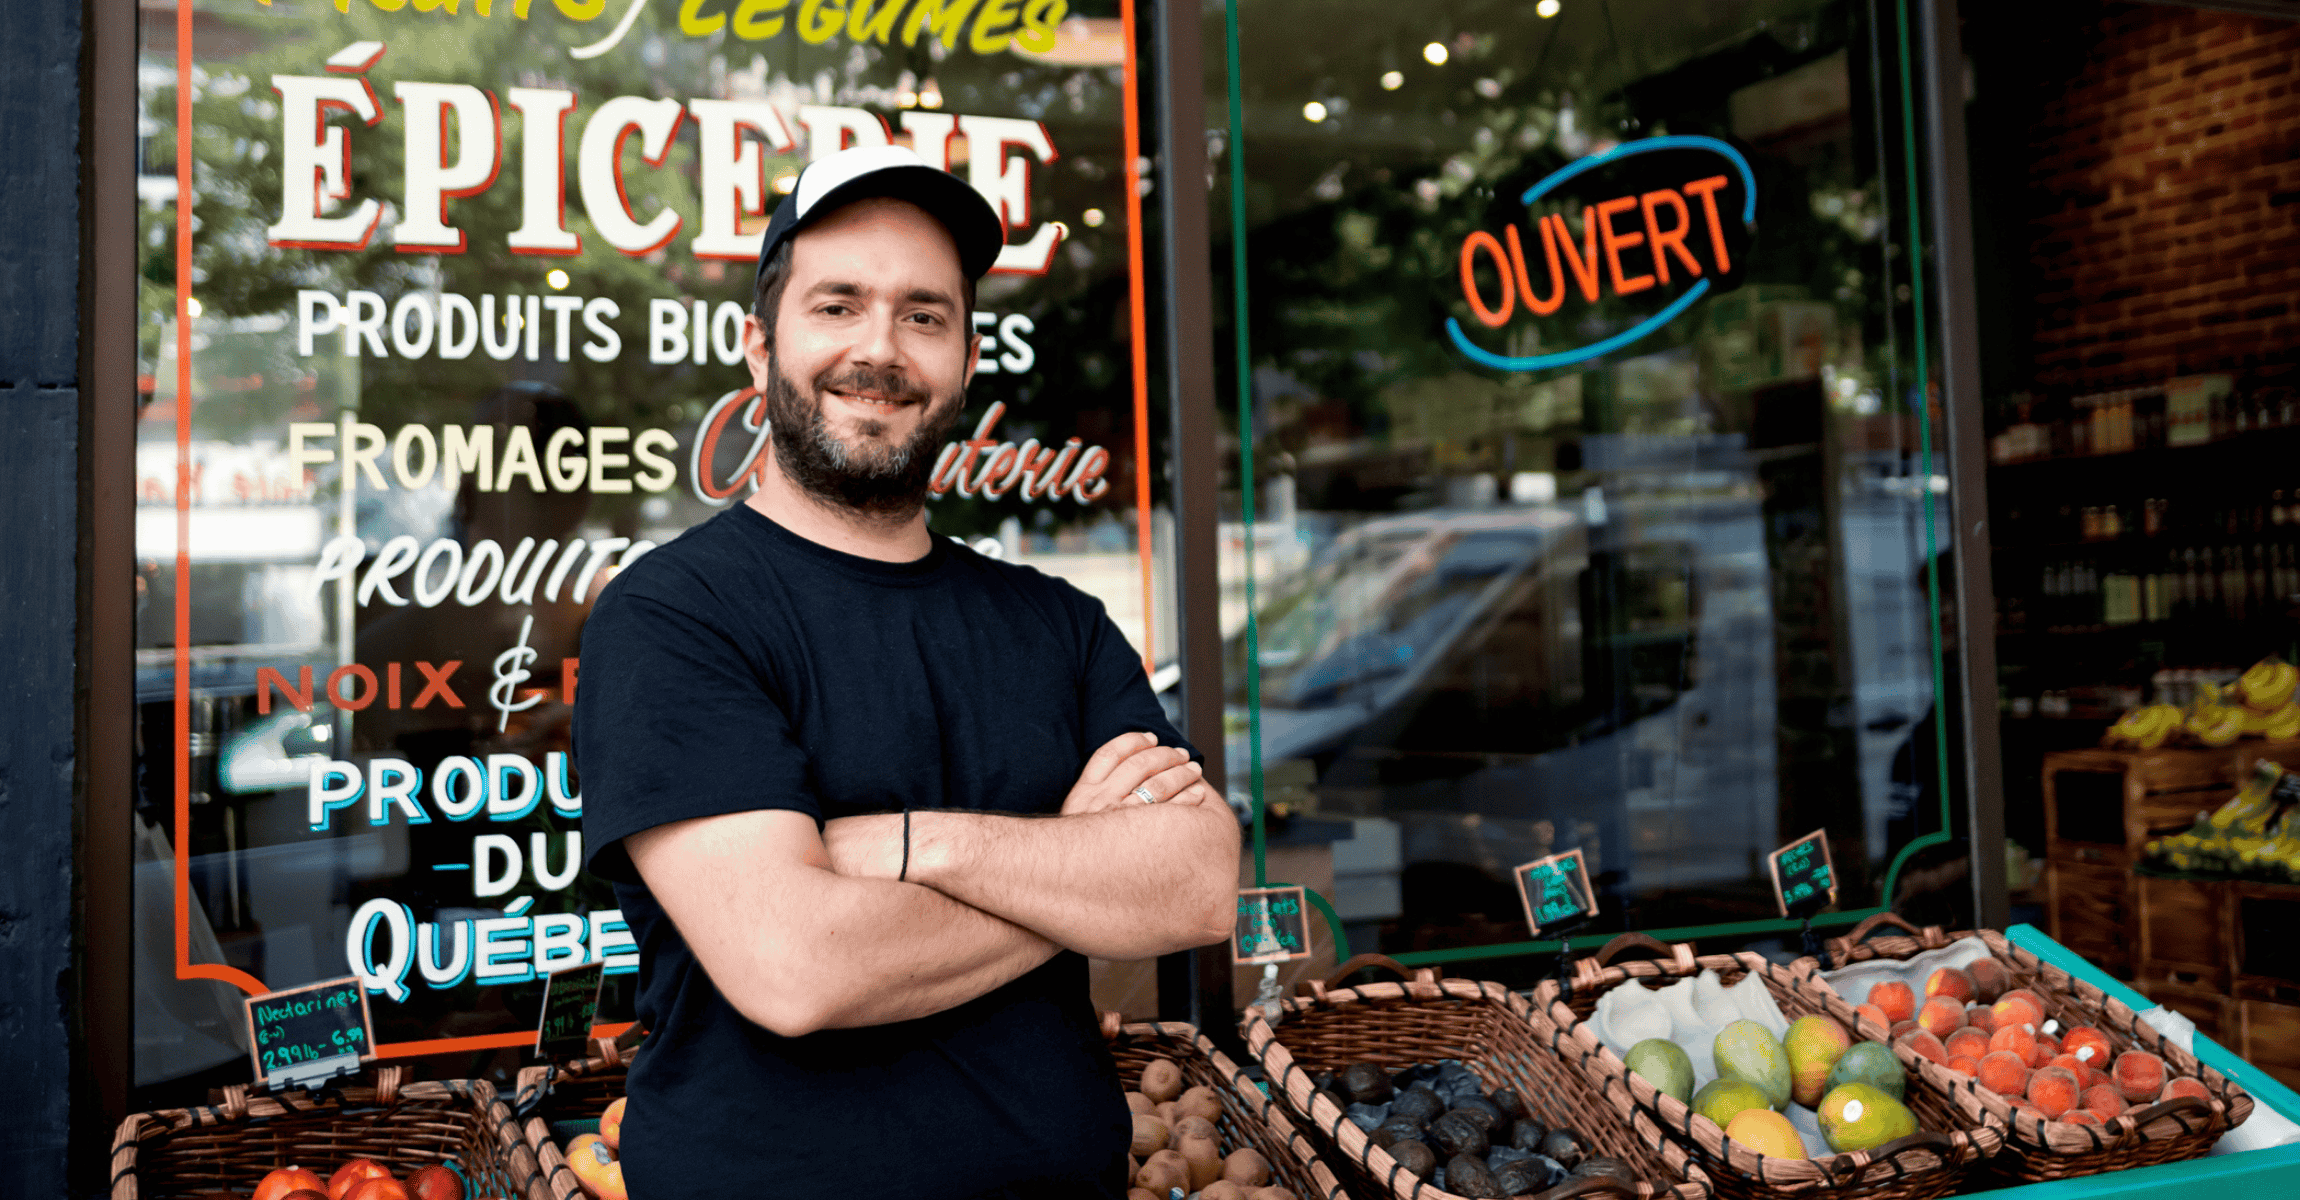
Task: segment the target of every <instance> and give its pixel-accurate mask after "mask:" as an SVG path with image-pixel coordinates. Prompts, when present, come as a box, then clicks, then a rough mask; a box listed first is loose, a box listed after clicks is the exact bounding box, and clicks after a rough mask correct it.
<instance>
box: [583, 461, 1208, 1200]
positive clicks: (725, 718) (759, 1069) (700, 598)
mask: <svg viewBox="0 0 2300 1200" xmlns="http://www.w3.org/2000/svg"><path fill="white" fill-rule="evenodd" d="M582 656H583V683H582V687H581V688H580V689H579V690H578V692H577V699H576V708H575V729H574V736H575V754H576V763H577V766H578V768H579V769H580V771H581V773H582V790H583V806H584V813H583V836H584V844H585V847H586V852H587V855H588V857H589V859H590V864H591V868H592V870H594V871H596V872H598V873H599V874H601V875H603V876H606V877H607V878H609V879H612V880H614V881H615V885H616V886H615V891H616V895H617V897H618V899H620V901H621V902H622V905H623V915H624V918H625V920H626V921H627V922H628V923H629V925H630V927H631V932H632V934H633V936H634V937H635V938H636V939H637V941H638V945H639V999H638V1017H639V1020H640V1022H641V1024H643V1025H644V1026H645V1027H646V1028H647V1030H648V1031H649V1032H648V1037H647V1042H646V1046H645V1048H644V1049H643V1050H642V1051H641V1053H640V1054H639V1056H638V1060H637V1063H636V1065H635V1066H634V1067H633V1069H632V1071H631V1076H630V1083H629V1095H630V1109H629V1113H628V1115H627V1116H626V1117H625V1120H624V1126H623V1155H622V1158H623V1163H624V1175H625V1179H626V1181H627V1182H628V1184H629V1186H630V1192H631V1195H633V1196H634V1197H637V1198H638V1200H672V1198H674V1197H685V1196H712V1195H727V1194H740V1195H744V1196H758V1197H762V1198H764V1197H782V1196H791V1197H810V1198H811V1197H819V1196H831V1195H836V1196H853V1197H875V1196H886V1197H905V1198H913V1197H916V1198H936V1197H951V1198H958V1197H986V1198H987V1197H1002V1198H1015V1200H1021V1198H1024V1197H1031V1198H1035V1197H1048V1198H1052V1197H1057V1196H1060V1197H1110V1198H1112V1200H1116V1198H1118V1197H1121V1196H1123V1195H1124V1194H1125V1190H1126V1184H1125V1180H1124V1176H1125V1165H1126V1162H1125V1155H1126V1146H1127V1141H1128V1137H1129V1134H1130V1129H1131V1121H1130V1117H1129V1114H1128V1113H1127V1110H1126V1105H1125V1101H1124V1098H1123V1093H1122V1091H1121V1089H1120V1087H1119V1084H1118V1081H1117V1077H1116V1073H1115V1071H1114V1069H1113V1067H1112V1064H1111V1059H1110V1055H1109V1052H1108V1051H1107V1049H1106V1048H1105V1047H1104V1045H1103V1043H1102V1039H1101V1036H1100V1033H1099V1030H1098V1028H1097V1025H1096V1022H1095V1017H1094V1013H1093V1010H1092V1006H1091V1004H1090V1003H1089V1002H1088V999H1087V991H1086V961H1085V959H1083V958H1081V957H1080V956H1078V955H1076V954H1072V953H1068V952H1063V953H1059V954H1056V955H1055V956H1054V957H1053V958H1052V959H1050V960H1048V961H1047V962H1046V963H1045V964H1044V965H1043V966H1041V967H1039V968H1038V969H1037V970H1035V971H1032V972H1030V973H1029V974H1027V975H1024V976H1022V977H1021V978H1019V979H1016V980H1014V981H1013V982H1011V983H1008V984H1007V985H1005V986H1004V987H1001V988H999V989H997V990H996V991H993V992H990V993H988V994H986V995H983V996H981V997H979V998H977V999H975V1000H972V1001H969V1002H967V1003H965V1004H962V1005H959V1006H958V1007H956V1008H952V1009H948V1010H946V1011H943V1012H940V1013H936V1014H934V1015H932V1016H928V1017H923V1018H920V1019H917V1020H913V1021H904V1022H899V1023H895V1024H890V1025H879V1026H873V1027H869V1028H863V1029H846V1030H829V1031H824V1032H820V1033H814V1034H809V1035H807V1036H805V1037H799V1038H786V1037H781V1036H778V1035H776V1034H774V1033H771V1032H769V1031H767V1030H766V1029H764V1028H762V1027H761V1026H758V1025H756V1024H753V1023H752V1022H751V1021H749V1020H748V1019H746V1018H745V1017H743V1016H742V1015H741V1014H739V1013H738V1012H736V1011H735V1009H734V1008H733V1007H732V1006H730V1005H729V1004H728V1003H727V1001H726V1000H725V999H724V998H723V997H721V996H720V994H719V991H718V988H717V987H716V986H714V984H713V983H712V981H711V979H710V977H709V975H708V974H707V973H706V972H705V971H704V970H703V968H702V966H701V965H700V964H699V963H698V962H697V961H696V960H695V957H694V955H693V954H692V953H691V952H690V951H689V950H688V948H687V945H686V943H685V941H683V940H682V939H681V937H680V936H679V932H678V930H677V929H675V928H674V927H673V926H672V924H671V922H670V920H669V919H668V918H667V917H666V916H665V915H664V912H663V910H662V908H661V906H660V905H658V904H657V903H656V901H655V899H654V897H653V895H652V894H651V893H650V892H649V891H648V890H647V888H646V886H645V885H644V884H643V883H641V882H640V881H639V879H638V877H637V874H636V873H635V871H634V870H633V868H632V866H631V861H630V858H629V856H628V855H627V854H626V853H625V850H624V847H623V844H622V841H621V839H623V838H624V837H626V836H628V835H630V834H633V833H637V832H639V831H641V830H644V829H648V828H651V827H653V826H656V825H661V824H665V823H667V822H671V821H678V820H684V819H687V818H691V817H701V816H710V815H715V814H720V813H730V812H742V811H750V810H756V809H769V808H781V809H790V810H793V811H797V812H804V813H807V814H809V815H811V816H813V817H814V818H815V819H816V820H817V821H818V822H821V821H827V820H833V819H836V818H839V817H844V816H853V815H857V814H861V813H873V812H890V811H898V810H900V809H902V808H903V807H904V806H905V805H908V806H909V807H910V808H912V809H914V810H918V809H938V808H939V809H982V810H1000V811H1008V812H1018V813H1053V812H1057V811H1059V810H1060V809H1061V807H1062V799H1063V797H1064V796H1065V795H1066V794H1067V793H1068V792H1069V790H1070V787H1071V785H1072V784H1073V783H1075V782H1076V780H1077V777H1078V772H1079V771H1080V770H1081V769H1082V768H1083V767H1084V765H1085V761H1086V758H1087V756H1088V755H1089V754H1090V753H1092V751H1093V750H1094V749H1095V748H1096V747H1099V746H1100V745H1102V744H1103V743H1104V742H1106V741H1108V740H1110V739H1111V738H1113V737H1116V736H1118V735H1119V734H1121V733H1126V732H1130V731H1148V732H1152V733H1155V734H1157V735H1158V740H1159V742H1160V743H1161V744H1163V745H1178V744H1180V737H1179V735H1178V734H1177V733H1176V732H1175V731H1174V729H1173V727H1172V726H1171V724H1170V723H1169V722H1168V721H1167V719H1166V716H1165V713H1164V711H1163V710H1162V709H1161V708H1160V707H1159V704H1158V700H1157V697H1156V696H1154V695H1153V694H1152V693H1151V691H1150V688H1149V686H1148V683H1147V682H1146V681H1145V679H1144V677H1143V673H1142V663H1141V659H1140V658H1138V657H1136V655H1135V653H1134V651H1133V650H1132V649H1131V648H1130V647H1129V645H1128V644H1127V642H1126V640H1125V638H1124V636H1123V635H1121V634H1120V633H1119V632H1118V629H1117V628H1116V626H1114V625H1112V624H1111V622H1110V619H1109V617H1108V616H1107V615H1105V613H1104V612H1103V609H1102V606H1101V604H1099V603H1098V602H1096V601H1095V600H1093V599H1092V598H1090V597H1088V596H1086V595H1085V594H1084V593H1082V592H1080V591H1078V589H1076V588H1074V587H1072V586H1070V585H1069V584H1068V583H1065V582H1063V581H1061V580H1058V579H1053V578H1050V577H1048V576H1046V575H1043V574H1041V573H1039V572H1037V571H1035V570H1032V569H1029V568H1027V567H1021V566H1016V565H1013V564H1008V563H1000V562H997V561H994V560H991V559H988V558H985V557H983V556H981V555H979V554H976V553H974V552H973V551H971V550H968V549H966V548H965V547H963V546H959V545H954V544H953V543H951V542H950V541H949V539H947V538H942V537H936V538H935V539H934V547H933V549H932V550H931V551H929V553H928V554H927V555H926V557H924V558H922V559H919V560H917V561H916V562H910V563H885V562H877V561H874V560H870V559H864V558H857V557H855V556H852V555H848V554H842V553H840V552H838V551H835V550H832V549H830V548H828V547H825V546H820V545H817V544H815V543H813V542H810V541H808V540H806V539H804V538H801V537H799V536H797V535H796V534H793V533H791V532H789V531H788V530H785V529H783V528H782V527H781V526H779V525H776V524H775V523H774V522H773V521H771V520H769V519H767V518H766V517H764V516H762V515H760V514H759V513H758V512H757V511H755V510H753V509H751V508H749V507H747V506H743V505H737V506H736V507H734V508H732V509H730V510H729V511H727V512H725V513H722V514H720V515H719V516H717V517H715V518H713V519H711V520H709V521H706V522H704V523H703V524H702V525H699V526H697V527H695V528H694V529H691V530H689V531H688V532H687V533H685V534H684V535H682V536H681V537H679V538H678V539H676V540H674V541H672V542H670V543H668V544H667V545H664V546H663V547H661V548H659V549H657V550H655V551H653V552H652V553H650V554H648V555H647V556H646V557H645V558H643V559H641V560H639V561H638V562H636V563H634V564H632V566H631V567H630V568H629V569H627V570H625V571H624V572H622V573H621V575H619V576H618V577H617V578H616V579H615V581H614V582H613V583H612V584H610V585H609V586H608V587H607V589H606V590H605V592H604V594H603V595H602V596H601V597H600V599H599V601H598V604H597V606H596V608H595V609H594V611H593V612H592V614H591V618H590V620H589V622H588V624H587V625H586V626H585V628H584V631H583V648H582Z"/></svg>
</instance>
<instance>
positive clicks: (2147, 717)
mask: <svg viewBox="0 0 2300 1200" xmlns="http://www.w3.org/2000/svg"><path fill="white" fill-rule="evenodd" d="M2186 716H2187V714H2185V713H2183V712H2181V711H2180V709H2179V707H2178V706H2176V705H2171V704H2146V705H2142V706H2141V707H2139V708H2135V709H2131V710H2129V711H2127V712H2126V713H2125V714H2124V715H2123V716H2121V717H2118V718H2117V719H2116V724H2114V725H2111V726H2109V727H2108V732H2107V733H2106V734H2104V735H2102V736H2101V739H2100V744H2101V745H2103V746H2106V747H2108V748H2109V749H2111V750H2154V749H2156V748H2157V747H2158V746H2161V745H2163V744H2164V743H2165V741H2166V740H2167V739H2169V738H2170V737H2171V736H2172V735H2173V734H2175V733H2178V732H2180V725H2181V722H2182V720H2183V719H2185V717H2186Z"/></svg>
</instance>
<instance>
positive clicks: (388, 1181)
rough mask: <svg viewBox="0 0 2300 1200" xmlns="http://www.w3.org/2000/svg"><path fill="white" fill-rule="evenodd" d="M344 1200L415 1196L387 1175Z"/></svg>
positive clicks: (366, 1183)
mask: <svg viewBox="0 0 2300 1200" xmlns="http://www.w3.org/2000/svg"><path fill="white" fill-rule="evenodd" d="M621 1169H622V1164H620V1163H618V1164H616V1170H618V1171H619V1170H621ZM343 1200H415V1197H413V1196H411V1195H409V1194H408V1192H407V1185H406V1184H404V1183H401V1182H400V1181H398V1180H396V1179H393V1178H391V1177H390V1176H388V1175H387V1176H384V1177H382V1178H380V1179H379V1178H374V1177H368V1178H363V1179H361V1180H360V1181H359V1182H358V1183H357V1184H356V1185H354V1186H353V1187H352V1189H351V1190H350V1191H348V1192H345V1193H344V1194H343Z"/></svg>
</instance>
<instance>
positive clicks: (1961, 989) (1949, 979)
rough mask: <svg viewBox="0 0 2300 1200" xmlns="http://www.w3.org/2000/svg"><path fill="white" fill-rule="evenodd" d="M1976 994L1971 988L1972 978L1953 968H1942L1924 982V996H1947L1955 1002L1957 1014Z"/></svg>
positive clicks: (1973, 988) (1977, 991)
mask: <svg viewBox="0 0 2300 1200" xmlns="http://www.w3.org/2000/svg"><path fill="white" fill-rule="evenodd" d="M1977 994H1979V989H1978V988H1976V987H1974V986H1973V977H1972V976H1970V975H1967V974H1965V973H1964V972H1963V971H1961V970H1958V969H1957V968H1955V967H1942V968H1941V969H1940V970H1938V971H1935V972H1933V974H1932V977H1931V978H1929V979H1927V980H1925V995H1927V996H1947V997H1948V998H1949V999H1951V1000H1954V1001H1956V1004H1957V1010H1958V1011H1959V1012H1962V1011H1963V1010H1964V1007H1965V1005H1966V1004H1967V1003H1970V1002H1971V1001H1972V999H1973V997H1974V996H1975V995H1977Z"/></svg>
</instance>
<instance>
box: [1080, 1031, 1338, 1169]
mask: <svg viewBox="0 0 2300 1200" xmlns="http://www.w3.org/2000/svg"><path fill="white" fill-rule="evenodd" d="M1102 1033H1103V1036H1104V1037H1106V1038H1108V1039H1109V1040H1110V1055H1111V1057H1112V1058H1114V1059H1116V1060H1117V1063H1118V1078H1119V1079H1121V1080H1124V1081H1127V1082H1131V1081H1133V1080H1135V1079H1137V1078H1139V1077H1140V1076H1141V1074H1142V1068H1143V1067H1145V1066H1148V1065H1149V1063H1150V1061H1151V1060H1152V1059H1156V1058H1164V1059H1168V1060H1171V1061H1172V1062H1173V1063H1174V1065H1175V1066H1178V1067H1180V1068H1181V1069H1182V1086H1183V1087H1185V1088H1193V1087H1199V1086H1205V1087H1209V1088H1212V1089H1214V1092H1215V1094H1216V1095H1219V1096H1220V1097H1221V1098H1222V1118H1221V1119H1220V1120H1218V1121H1216V1122H1215V1123H1214V1125H1215V1127H1216V1129H1217V1130H1219V1131H1220V1133H1221V1143H1222V1153H1223V1154H1224V1155H1228V1154H1231V1153H1233V1152H1235V1151H1238V1150H1241V1149H1247V1148H1251V1149H1253V1150H1254V1151H1256V1152H1258V1153H1259V1154H1261V1156H1262V1157H1263V1158H1265V1159H1267V1160H1269V1163H1270V1171H1271V1180H1270V1181H1271V1182H1272V1183H1274V1184H1276V1185H1277V1186H1279V1187H1282V1188H1285V1189H1287V1190H1288V1191H1291V1192H1293V1193H1294V1194H1295V1195H1296V1196H1299V1197H1301V1200H1347V1197H1348V1195H1349V1193H1347V1192H1346V1191H1344V1190H1343V1188H1342V1183H1341V1180H1340V1179H1338V1178H1337V1177H1336V1176H1335V1175H1334V1172H1333V1171H1332V1169H1330V1168H1329V1167H1327V1166H1326V1164H1325V1163H1323V1162H1320V1161H1319V1160H1318V1154H1317V1149H1316V1147H1314V1146H1312V1145H1311V1144H1310V1141H1309V1139H1308V1138H1305V1137H1303V1136H1302V1131H1301V1130H1299V1129H1297V1128H1295V1126H1294V1123H1293V1121H1291V1120H1289V1119H1288V1118H1287V1116H1286V1114H1285V1112H1284V1111H1283V1110H1282V1109H1281V1108H1280V1107H1279V1106H1278V1104H1277V1103H1276V1102H1275V1101H1273V1100H1271V1099H1270V1098H1269V1097H1268V1096H1266V1095H1264V1094H1263V1093H1262V1089H1261V1088H1259V1087H1257V1086H1255V1084H1254V1082H1253V1081H1252V1080H1250V1079H1247V1078H1246V1076H1245V1073H1244V1072H1243V1071H1241V1070H1239V1069H1238V1064H1237V1063H1234V1062H1232V1061H1230V1056H1229V1055H1227V1054H1224V1053H1222V1052H1221V1051H1220V1050H1218V1049H1216V1048H1215V1046H1214V1043H1213V1042H1211V1041H1209V1040H1207V1037H1206V1035H1205V1034H1204V1033H1201V1032H1199V1030H1198V1027H1197V1026H1195V1025H1186V1024H1182V1023H1180V1022H1163V1023H1159V1024H1140V1025H1120V1024H1119V1023H1118V1014H1117V1013H1104V1014H1102Z"/></svg>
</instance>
